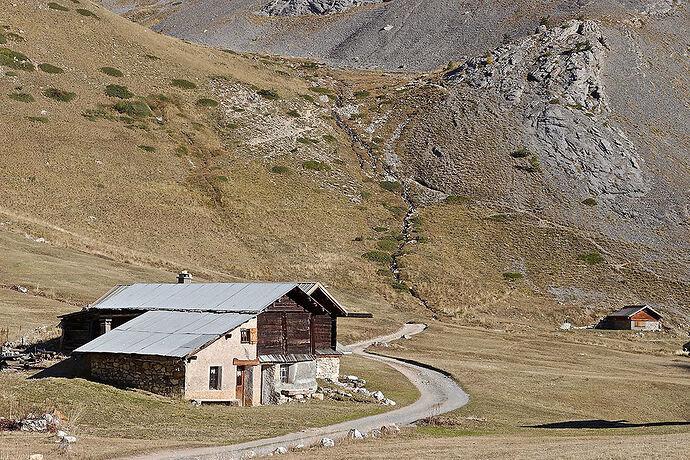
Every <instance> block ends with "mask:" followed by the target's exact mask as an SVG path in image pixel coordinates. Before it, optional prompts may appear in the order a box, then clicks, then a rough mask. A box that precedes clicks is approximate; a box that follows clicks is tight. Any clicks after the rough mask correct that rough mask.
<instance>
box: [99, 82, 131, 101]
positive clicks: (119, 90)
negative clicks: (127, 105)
mask: <svg viewBox="0 0 690 460" xmlns="http://www.w3.org/2000/svg"><path fill="white" fill-rule="evenodd" d="M105 95H106V96H110V97H117V98H119V99H130V98H131V97H133V96H134V94H132V92H130V91H129V90H128V89H127V87H126V86H122V85H108V86H106V87H105Z"/></svg>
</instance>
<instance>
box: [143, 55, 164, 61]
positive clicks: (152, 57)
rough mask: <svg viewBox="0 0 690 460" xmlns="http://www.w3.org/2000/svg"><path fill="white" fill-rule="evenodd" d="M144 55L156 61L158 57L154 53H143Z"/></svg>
mask: <svg viewBox="0 0 690 460" xmlns="http://www.w3.org/2000/svg"><path fill="white" fill-rule="evenodd" d="M144 57H145V58H146V59H151V60H152V61H158V60H160V58H159V57H158V56H156V55H155V54H144Z"/></svg>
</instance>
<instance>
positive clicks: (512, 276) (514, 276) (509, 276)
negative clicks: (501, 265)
mask: <svg viewBox="0 0 690 460" xmlns="http://www.w3.org/2000/svg"><path fill="white" fill-rule="evenodd" d="M523 276H524V275H523V274H522V273H513V272H505V273H504V274H503V279H504V280H506V281H517V280H519V279H520V278H522V277H523Z"/></svg>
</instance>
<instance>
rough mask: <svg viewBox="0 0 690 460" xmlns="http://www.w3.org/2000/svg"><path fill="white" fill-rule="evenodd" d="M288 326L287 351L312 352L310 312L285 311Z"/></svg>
mask: <svg viewBox="0 0 690 460" xmlns="http://www.w3.org/2000/svg"><path fill="white" fill-rule="evenodd" d="M284 315H285V319H286V326H287V331H286V334H287V353H288V354H293V353H295V354H299V353H306V354H308V353H311V352H312V350H311V332H310V330H309V327H310V324H309V323H310V319H311V313H309V312H306V311H305V312H286V313H284Z"/></svg>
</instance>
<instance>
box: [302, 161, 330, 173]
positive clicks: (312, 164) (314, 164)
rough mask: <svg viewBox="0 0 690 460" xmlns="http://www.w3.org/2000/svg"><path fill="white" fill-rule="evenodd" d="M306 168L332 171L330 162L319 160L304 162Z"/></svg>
mask: <svg viewBox="0 0 690 460" xmlns="http://www.w3.org/2000/svg"><path fill="white" fill-rule="evenodd" d="M302 167H303V168H304V169H310V170H312V171H330V170H331V166H330V165H329V164H328V163H324V162H323V161H317V160H309V161H305V162H304V163H302Z"/></svg>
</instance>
